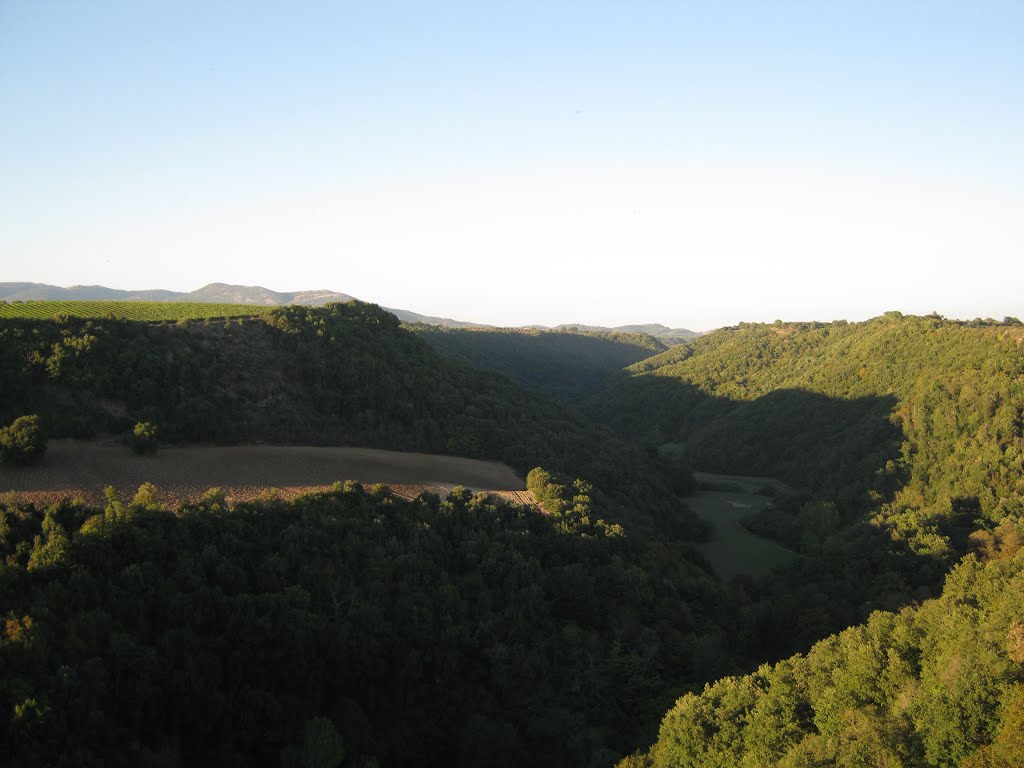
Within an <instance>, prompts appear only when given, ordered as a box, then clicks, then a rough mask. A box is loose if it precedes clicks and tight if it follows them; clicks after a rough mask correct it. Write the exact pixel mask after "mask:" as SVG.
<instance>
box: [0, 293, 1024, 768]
mask: <svg viewBox="0 0 1024 768" xmlns="http://www.w3.org/2000/svg"><path fill="white" fill-rule="evenodd" d="M14 306H17V307H18V308H19V310H18V311H19V313H21V314H20V316H19V317H14V318H2V319H0V391H2V392H3V398H2V399H0V427H2V431H0V447H2V448H3V457H4V462H3V463H2V464H0V611H2V612H3V613H4V615H5V616H6V619H5V621H6V623H5V626H4V630H3V637H2V638H0V662H2V663H3V664H4V665H5V668H6V669H8V670H11V672H10V674H9V675H8V676H7V677H6V678H5V679H2V680H0V709H2V710H3V711H6V712H8V713H10V716H9V717H8V718H7V719H6V720H2V721H0V739H2V740H3V743H4V744H6V745H7V747H8V748H9V749H10V750H12V751H13V753H15V754H16V755H18V759H19V760H21V763H22V764H25V765H65V764H67V765H71V764H110V765H126V766H127V765H137V764H150V765H168V766H179V765H190V764H201V763H207V764H208V763H209V761H210V760H215V761H216V762H217V763H218V764H238V765H242V764H245V765H266V766H272V765H273V766H276V765H280V764H282V762H284V763H287V764H289V765H296V766H299V765H302V764H303V763H302V762H301V760H300V759H299V758H297V757H295V756H296V755H298V754H299V753H300V752H301V749H305V747H301V744H300V741H301V739H303V738H305V737H304V736H302V735H301V734H303V733H306V732H307V731H308V729H310V728H313V727H314V725H311V723H312V724H315V728H317V729H320V731H319V732H322V733H326V734H328V735H329V736H330V738H332V739H336V740H338V741H340V743H343V744H345V745H346V753H347V755H348V757H347V758H345V761H346V762H345V764H346V765H352V766H357V765H358V766H371V765H380V766H391V765H394V766H430V765H440V764H445V765H459V766H467V767H468V766H475V765H481V764H506V765H525V764H529V765H560V766H562V765H570V766H591V765H605V766H612V765H615V764H618V765H620V766H622V768H651V766H659V767H660V766H665V767H666V768H667V767H668V766H676V765H693V766H701V765H707V764H719V765H741V766H742V765H758V766H761V765H765V766H780V767H784V766H788V767H790V768H792V766H797V765H800V766H812V765H813V766H824V765H861V764H867V765H875V764H877V765H892V766H907V768H910V767H911V766H913V767H914V768H917V766H934V767H935V768H952V767H953V766H964V768H982V766H989V765H994V766H1000V768H1002V767H1003V766H1015V765H1017V764H1019V760H1018V756H1019V755H1020V754H1021V753H1020V750H1019V748H1018V746H1019V745H1017V742H1015V741H1014V735H1013V734H1014V733H1015V732H1016V730H1015V729H1016V725H1015V724H1016V723H1018V722H1019V720H1020V717H1021V711H1022V710H1021V704H1020V702H1021V701H1024V694H1022V693H1021V690H1022V686H1024V650H1022V648H1024V646H1021V642H1022V641H1024V634H1022V633H1024V595H1022V587H1021V583H1020V571H1021V567H1022V566H1024V560H1022V559H1021V558H1022V557H1024V546H1022V543H1024V383H1022V382H1024V359H1022V356H1021V347H1020V343H1019V342H1020V338H1021V332H1020V328H1021V326H1020V325H1019V323H1017V322H1016V321H1014V320H1013V319H1012V318H1009V319H1007V321H1005V322H1003V323H999V322H995V321H978V322H974V323H967V322H958V321H947V320H945V319H943V318H940V317H935V316H929V317H904V316H902V315H900V314H899V313H889V314H887V315H885V316H883V317H879V318H875V319H873V320H870V321H867V322H864V323H845V322H837V323H832V324H820V323H790V324H783V323H777V324H771V325H765V324H760V325H759V324H742V325H740V326H737V327H732V328H725V329H721V330H719V331H715V332H713V333H710V334H705V335H703V336H700V337H697V338H692V339H689V340H685V341H684V342H683V343H681V344H675V345H674V346H669V345H667V344H666V343H664V342H663V341H661V340H660V339H658V338H655V337H653V336H650V335H648V334H645V333H643V332H629V333H621V332H607V331H595V330H578V331H572V330H562V331H554V332H546V331H538V330H529V331H524V330H515V329H486V330H480V329H476V330H465V329H447V330H439V329H436V328H431V327H426V326H422V325H414V326H406V325H402V324H401V323H400V322H399V321H398V319H397V318H396V317H395V316H394V315H392V314H390V313H388V312H386V311H384V310H382V309H380V308H379V307H375V306H373V305H365V304H361V303H359V302H355V301H353V302H348V303H345V304H328V305H326V306H324V307H305V306H290V307H278V308H273V309H269V310H261V311H260V312H259V313H250V314H246V315H244V317H245V319H244V320H243V321H241V322H239V321H237V320H229V321H224V322H203V321H200V320H191V321H189V320H188V319H187V318H179V319H178V321H175V322H170V323H167V322H164V323H155V322H153V321H151V320H145V319H140V320H137V321H132V320H127V319H123V318H117V317H93V318H89V317H75V316H71V315H68V314H67V313H63V314H61V315H60V316H58V317H55V318H53V319H46V318H45V317H32V316H31V311H32V306H31V304H29V305H26V304H21V305H14ZM211 306H213V305H211ZM148 311H149V310H148V309H147V308H146V307H132V306H127V307H126V308H125V312H126V313H127V312H133V313H136V314H137V315H138V316H139V317H140V318H143V317H145V316H146V315H145V313H146V312H148ZM183 311H192V310H191V309H186V310H183ZM230 314H231V312H226V313H225V315H230ZM23 417H29V418H28V419H27V420H26V419H24V418H23ZM140 436H141V437H140ZM130 446H134V447H135V448H136V449H137V450H138V451H139V453H133V452H132V450H131V447H130ZM154 452H155V453H154ZM147 453H151V455H144V454H147ZM40 457H41V458H40ZM524 478H525V479H524ZM772 478H779V479H772ZM107 486H112V487H113V488H114V493H112V494H108V493H106V492H105V491H104V489H105V488H106V487H107ZM527 489H528V490H527ZM474 491H488V492H489V494H487V495H484V494H475V493H474ZM962 702H967V705H966V706H964V705H962ZM666 713H667V714H666ZM54 722H60V723H62V726H61V729H60V730H59V731H58V732H57V735H54V732H53V731H52V729H51V728H50V727H49V726H50V725H51V724H52V723H54ZM659 722H660V723H661V727H660V730H659V728H658V723H659ZM648 745H649V746H648ZM297 750H298V751H297ZM1015 750H1016V751H1015ZM495 755H500V756H501V759H498V760H497V762H495V761H494V760H492V759H491V758H492V757H494V756H495ZM211 756H214V757H211ZM68 760H71V761H72V762H70V763H69V762H68ZM858 760H859V761H860V762H857V761H858ZM865 760H867V761H868V762H864V761H865ZM289 761H291V762H289ZM872 761H873V762H872ZM986 761H988V762H986ZM1000 761H1002V762H1000ZM1014 761H1017V762H1014Z"/></svg>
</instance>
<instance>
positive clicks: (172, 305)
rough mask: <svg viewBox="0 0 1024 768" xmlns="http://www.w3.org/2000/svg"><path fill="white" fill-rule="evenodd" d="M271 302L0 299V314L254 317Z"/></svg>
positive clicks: (152, 319)
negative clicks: (221, 302) (1, 301)
mask: <svg viewBox="0 0 1024 768" xmlns="http://www.w3.org/2000/svg"><path fill="white" fill-rule="evenodd" d="M275 309H277V307H275V306H266V305H261V304H206V303H203V302H194V301H189V302H183V301H20V302H13V303H10V304H5V303H0V318H8V317H10V318H28V319H32V320H54V319H56V318H58V317H60V316H61V315H67V316H68V317H96V318H101V317H116V318H119V319H122V320H138V321H142V322H166V321H174V320H205V319H208V318H209V319H214V318H226V317H255V316H257V315H264V314H268V313H270V312H272V311H274V310H275Z"/></svg>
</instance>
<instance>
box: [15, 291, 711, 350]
mask: <svg viewBox="0 0 1024 768" xmlns="http://www.w3.org/2000/svg"><path fill="white" fill-rule="evenodd" d="M355 298H356V297H355V296H350V295H349V294H347V293H338V292H337V291H329V290H313V291H272V290H270V289H269V288H264V287H263V286H260V285H231V284H229V283H210V284H209V285H204V286H203V287H202V288H200V289H198V290H195V291H190V292H188V293H182V292H180V291H166V290H161V289H151V290H141V291H127V290H121V289H118V288H107V287H105V286H102V285H72V286H70V287H69V288H62V287H60V286H57V285H47V284H46V283H0V301H195V302H203V303H209V304H258V305H260V306H271V307H273V306H286V305H289V304H303V305H307V306H314V307H319V306H323V305H324V304H330V303H332V302H346V301H351V300H353V299H355ZM384 309H386V310H387V311H388V312H391V313H392V314H393V315H395V316H396V317H397V318H398V319H399V320H401V321H402V322H403V323H425V324H427V325H439V326H442V327H445V328H492V327H494V326H489V325H485V324H483V323H473V322H467V321H464V320H453V319H452V318H450V317H433V316H431V315H421V314H419V313H418V312H412V311H410V310H408V309H395V308H393V307H384ZM525 327H528V328H535V329H537V330H543V331H550V330H556V331H567V330H572V329H578V330H581V331H617V332H619V333H646V334H648V335H649V336H654V337H655V338H657V339H660V340H662V341H665V342H666V343H668V344H673V343H675V344H678V343H680V342H682V341H688V340H690V339H694V338H696V337H697V336H700V334H699V333H696V332H694V331H690V330H687V329H686V328H669V327H667V326H664V325H660V324H657V323H655V324H649V325H620V326H618V327H615V328H606V327H603V326H598V325H580V324H578V323H567V324H563V325H559V326H557V327H555V328H554V329H552V328H549V327H547V326H543V325H531V326H525Z"/></svg>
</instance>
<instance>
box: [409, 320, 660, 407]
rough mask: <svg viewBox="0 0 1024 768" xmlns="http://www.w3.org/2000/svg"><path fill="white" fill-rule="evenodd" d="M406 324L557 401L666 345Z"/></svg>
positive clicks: (444, 350) (440, 347) (646, 339)
mask: <svg viewBox="0 0 1024 768" xmlns="http://www.w3.org/2000/svg"><path fill="white" fill-rule="evenodd" d="M412 328H413V330H415V331H416V333H417V334H419V335H420V336H421V337H422V338H424V339H426V340H427V343H429V344H430V346H432V347H433V348H434V349H436V350H437V351H438V352H440V353H441V354H443V355H445V356H446V357H450V358H452V359H454V360H458V361H459V362H462V363H465V364H467V365H471V366H473V367H474V368H480V369H482V370H485V371H493V372H494V373H499V374H501V375H502V376H505V377H506V378H508V379H510V380H511V381H514V382H515V383H516V384H519V385H520V386H523V387H526V388H527V389H531V390H534V391H536V392H542V393H544V394H546V395H549V396H551V397H555V398H558V399H560V400H571V399H574V398H577V397H579V396H580V395H583V394H588V393H590V392H592V391H594V390H595V389H597V388H598V387H599V386H600V385H601V384H603V383H604V382H605V381H606V380H607V379H608V378H609V377H610V376H611V375H612V374H614V373H617V372H618V371H619V370H621V369H622V368H625V367H626V366H628V365H632V364H633V363H635V362H637V361H639V360H643V359H645V358H648V357H650V356H651V355H655V354H657V353H658V352H663V351H664V350H666V349H667V347H666V345H665V344H664V343H662V342H661V341H659V340H658V339H656V338H654V337H653V336H648V335H647V334H644V333H615V332H608V331H605V332H602V331H567V330H566V331H538V330H528V329H520V328H501V329H493V328H440V327H438V326H433V325H422V324H421V325H416V326H412Z"/></svg>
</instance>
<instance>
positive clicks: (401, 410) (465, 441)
mask: <svg viewBox="0 0 1024 768" xmlns="http://www.w3.org/2000/svg"><path fill="white" fill-rule="evenodd" d="M0 391H2V392H3V398H2V399H0V423H3V424H7V423H10V422H11V421H12V420H13V419H14V418H16V417H18V416H21V415H24V414H29V413H32V414H38V415H39V416H40V418H41V421H42V423H43V425H44V428H45V429H46V430H47V431H48V434H49V435H50V436H51V437H63V436H70V437H81V438H87V437H91V436H94V435H96V434H97V433H111V434H127V433H128V432H130V430H131V429H132V428H133V426H134V425H135V424H136V423H138V422H150V423H152V424H155V425H156V427H157V429H158V430H159V434H160V435H161V437H162V439H165V440H170V441H190V442H215V443H222V444H228V443H239V442H274V443H289V444H313V445H358V446H367V447H379V448H393V449H397V450H410V451H422V452H425V453H442V454H451V455H457V456H466V457H469V458H486V459H493V460H498V461H503V462H505V463H507V464H509V465H510V466H512V467H514V468H516V469H518V470H519V471H521V472H523V473H524V474H525V472H526V471H528V470H529V469H531V468H532V467H535V466H538V465H543V466H548V467H551V468H553V469H557V470H561V471H565V472H567V473H569V474H571V475H572V476H574V477H585V478H600V482H599V484H600V486H601V488H602V489H603V490H605V491H606V492H609V493H615V494H617V495H618V497H619V500H620V502H621V504H622V506H621V508H622V509H623V510H625V511H627V512H632V513H633V515H634V517H633V522H634V523H636V522H638V521H639V519H640V518H643V520H642V524H643V525H644V526H645V527H650V526H651V525H652V524H653V525H656V526H658V527H660V528H661V529H662V530H664V531H669V532H671V535H673V536H689V537H695V536H696V537H699V536H700V535H702V526H701V524H700V521H699V520H697V518H696V517H695V516H693V515H692V514H691V513H689V512H688V510H687V509H686V507H685V505H684V504H682V503H681V502H679V501H678V499H674V498H673V496H672V493H671V492H665V488H666V487H665V486H664V485H663V484H662V478H663V479H664V480H665V481H666V482H668V483H669V484H670V485H672V486H673V487H674V488H675V489H677V490H685V489H686V488H687V487H688V486H690V484H691V475H690V472H689V470H688V468H686V467H685V466H681V465H680V464H679V463H678V462H676V463H674V464H665V463H661V466H656V465H658V464H659V463H658V462H652V461H651V460H650V459H649V458H648V457H647V456H646V455H644V454H643V453H642V452H641V451H639V450H637V449H635V448H633V447H631V446H629V445H628V444H627V443H625V442H623V441H622V440H620V439H618V438H616V437H614V436H613V435H612V434H611V433H609V432H608V431H607V430H604V429H602V428H599V427H596V426H594V425H592V424H590V423H588V422H586V421H585V420H583V419H581V418H577V417H575V416H572V415H570V414H567V413H566V412H565V409H563V408H559V407H558V406H556V405H554V404H553V403H551V402H550V401H548V400H545V399H544V398H541V397H538V396H535V395H530V394H528V393H526V392H523V391H522V390H521V389H519V388H517V387H515V386H514V385H512V384H510V383H509V382H507V381H506V380H504V379H502V378H501V377H498V376H495V375H492V374H487V373H483V372H480V371H476V370H473V369H470V368H468V367H466V366H463V365H459V364H457V363H455V362H453V361H450V360H448V359H447V358H444V357H442V356H441V355H439V354H437V353H436V352H434V351H433V350H432V349H431V348H430V347H429V346H428V345H427V344H426V343H425V342H424V341H423V340H422V339H420V338H418V337H417V336H416V335H415V334H413V333H410V332H409V331H407V330H405V329H403V328H401V327H400V324H399V322H398V320H397V319H396V318H395V317H394V315H392V314H390V313H388V312H385V311H384V310H382V309H380V308H379V307H376V306H374V305H370V304H362V303H360V302H349V303H347V304H332V305H329V306H327V307H318V308H313V307H302V306H292V307H281V308H277V309H275V310H274V311H272V312H269V313H267V314H265V315H263V316H261V317H258V318H249V319H244V320H233V321H227V322H220V323H217V322H187V321H181V322H177V323H167V324H160V325H153V324H147V323H140V322H130V321H125V320H115V319H91V320H90V319H81V318H63V319H61V320H55V321H39V320H37V321H31V320H16V319H15V320H0ZM652 518H653V522H652Z"/></svg>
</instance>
